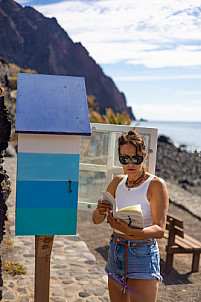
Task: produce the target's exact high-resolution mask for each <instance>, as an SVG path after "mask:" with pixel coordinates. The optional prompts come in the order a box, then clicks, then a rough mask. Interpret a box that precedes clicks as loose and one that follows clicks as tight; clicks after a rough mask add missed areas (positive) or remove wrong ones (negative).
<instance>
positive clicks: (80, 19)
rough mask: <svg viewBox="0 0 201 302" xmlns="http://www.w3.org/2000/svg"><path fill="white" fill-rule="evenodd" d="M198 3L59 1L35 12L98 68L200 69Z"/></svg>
mask: <svg viewBox="0 0 201 302" xmlns="http://www.w3.org/2000/svg"><path fill="white" fill-rule="evenodd" d="M199 7H200V0H185V1H181V0H169V1H158V0H151V1H139V0H124V1H122V0H100V1H94V2H93V1H87V2H84V1H63V2H60V3H57V4H50V5H43V6H35V8H36V9H37V10H39V11H40V12H42V13H43V14H44V15H46V16H48V17H53V16H54V17H56V18H57V20H58V22H59V24H60V25H61V26H62V27H63V28H64V29H65V30H66V31H67V33H68V34H69V35H70V37H71V38H72V39H73V40H74V41H75V42H77V41H81V42H82V44H83V45H84V46H85V47H86V48H87V50H88V51H89V52H90V54H91V56H93V58H95V60H96V61H97V62H98V63H101V64H104V63H116V62H120V61H122V60H124V61H127V62H128V63H130V64H134V65H138V64H142V65H144V66H146V67H148V68H161V67H167V66H168V67H169V66H176V67H177V66H198V65H199V66H201V47H200V43H201V34H200V28H201V11H200V9H199Z"/></svg>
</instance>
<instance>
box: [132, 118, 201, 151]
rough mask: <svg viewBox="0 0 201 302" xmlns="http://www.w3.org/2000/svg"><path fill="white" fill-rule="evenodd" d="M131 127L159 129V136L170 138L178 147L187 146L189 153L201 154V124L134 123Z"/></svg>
mask: <svg viewBox="0 0 201 302" xmlns="http://www.w3.org/2000/svg"><path fill="white" fill-rule="evenodd" d="M131 125H133V126H140V127H153V128H158V135H165V136H168V137H169V138H170V139H171V140H172V142H173V143H174V145H175V146H176V147H179V146H181V145H185V146H186V150H187V151H189V152H195V151H198V152H201V122H159V121H147V122H143V121H142V122H141V121H132V123H131Z"/></svg>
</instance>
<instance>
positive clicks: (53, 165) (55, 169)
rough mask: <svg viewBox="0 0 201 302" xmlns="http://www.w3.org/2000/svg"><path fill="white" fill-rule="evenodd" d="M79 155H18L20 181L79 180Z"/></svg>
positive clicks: (18, 176) (18, 177)
mask: <svg viewBox="0 0 201 302" xmlns="http://www.w3.org/2000/svg"><path fill="white" fill-rule="evenodd" d="M79 156H80V155H79V154H49V153H48V154H47V153H18V168H17V179H18V180H26V181H31V180H75V181H77V180H79Z"/></svg>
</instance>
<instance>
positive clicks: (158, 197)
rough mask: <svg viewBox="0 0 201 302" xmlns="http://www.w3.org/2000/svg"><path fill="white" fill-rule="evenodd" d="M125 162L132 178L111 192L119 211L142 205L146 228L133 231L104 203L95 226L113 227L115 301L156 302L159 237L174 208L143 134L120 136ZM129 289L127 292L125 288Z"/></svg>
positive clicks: (114, 184) (110, 267) (110, 265)
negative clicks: (152, 167)
mask: <svg viewBox="0 0 201 302" xmlns="http://www.w3.org/2000/svg"><path fill="white" fill-rule="evenodd" d="M118 151H119V160H120V162H121V164H122V166H123V170H124V173H125V174H126V175H118V176H116V177H115V178H114V179H113V180H112V181H111V183H110V184H109V186H108V188H107V191H108V192H109V193H110V194H111V195H112V196H113V197H114V198H115V199H116V202H117V207H118V209H121V208H123V207H127V206H131V205H135V204H139V203H140V204H141V208H142V213H143V222H144V228H143V229H137V228H131V227H129V226H128V225H127V223H126V222H124V221H123V220H121V219H114V217H113V215H112V213H111V210H112V206H111V205H110V203H109V202H108V201H106V200H99V201H98V205H97V208H96V210H95V211H94V212H93V222H94V223H95V224H99V223H102V222H103V221H104V219H105V217H106V216H107V220H108V222H109V223H110V225H111V227H112V228H113V234H112V236H111V241H110V250H109V255H108V262H107V265H106V267H105V269H106V272H107V273H108V287H109V294H110V299H111V301H112V302H120V301H121V302H141V301H143V302H154V301H156V297H157V291H158V281H161V280H162V277H161V275H160V263H159V261H160V260H159V259H160V256H159V250H158V245H157V241H156V239H157V238H162V237H163V234H164V230H165V225H166V216H167V210H168V202H169V198H168V193H167V188H166V184H165V182H164V181H163V180H162V179H161V178H158V177H156V176H155V175H151V174H149V173H147V172H145V168H144V166H143V163H144V160H145V157H146V152H145V143H144V139H143V138H142V137H141V135H140V134H139V133H138V132H137V131H136V130H135V129H134V130H131V131H129V132H127V133H124V134H123V135H122V136H121V137H120V138H119V149H118ZM122 289H123V290H122Z"/></svg>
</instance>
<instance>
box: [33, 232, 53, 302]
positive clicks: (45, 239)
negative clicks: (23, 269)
mask: <svg viewBox="0 0 201 302" xmlns="http://www.w3.org/2000/svg"><path fill="white" fill-rule="evenodd" d="M53 239H54V236H53V235H50V236H46V235H40V236H35V291H34V302H49V287H50V258H51V251H52V245H53Z"/></svg>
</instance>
